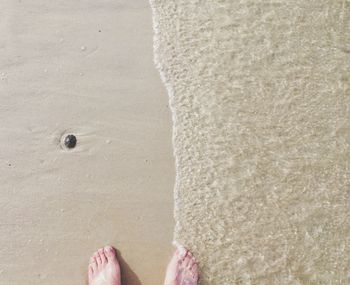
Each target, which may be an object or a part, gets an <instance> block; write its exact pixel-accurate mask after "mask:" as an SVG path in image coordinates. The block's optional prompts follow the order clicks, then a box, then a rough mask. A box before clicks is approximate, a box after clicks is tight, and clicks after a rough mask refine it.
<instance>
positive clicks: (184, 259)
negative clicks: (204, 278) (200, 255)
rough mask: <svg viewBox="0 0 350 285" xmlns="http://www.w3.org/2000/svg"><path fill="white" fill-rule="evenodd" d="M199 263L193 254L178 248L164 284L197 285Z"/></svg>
mask: <svg viewBox="0 0 350 285" xmlns="http://www.w3.org/2000/svg"><path fill="white" fill-rule="evenodd" d="M197 284H198V265H197V263H196V260H195V259H194V257H193V256H192V254H191V253H190V252H189V251H188V250H185V252H182V253H181V252H180V250H179V249H178V250H176V251H175V253H174V256H173V257H172V259H171V261H170V263H169V265H168V268H167V271H166V276H165V281H164V285H197Z"/></svg>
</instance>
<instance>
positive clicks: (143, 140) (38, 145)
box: [0, 0, 175, 285]
mask: <svg viewBox="0 0 350 285" xmlns="http://www.w3.org/2000/svg"><path fill="white" fill-rule="evenodd" d="M0 11H1V12H0V13H1V17H0V38H1V40H0V51H1V53H0V57H1V61H0V62H1V64H0V75H1V80H0V93H1V95H0V110H1V111H0V121H1V125H0V145H1V148H0V171H1V181H0V183H1V190H0V191H1V192H0V196H1V198H0V209H1V215H0V244H1V248H0V257H1V258H0V284H48V285H49V284H50V285H53V284H57V285H58V284H67V285H69V284H85V282H86V271H87V262H88V258H89V256H90V255H91V254H92V253H93V251H95V250H96V249H97V248H99V247H101V246H103V245H105V244H111V245H114V246H116V247H117V248H118V250H120V252H121V255H122V257H123V260H125V262H126V263H127V264H128V265H126V264H125V263H124V262H123V268H122V269H123V270H124V276H125V277H126V282H125V284H132V285H139V284H141V283H142V284H143V285H154V284H161V282H162V280H163V273H164V270H165V266H166V263H167V261H168V258H169V256H170V254H171V252H172V250H173V249H172V246H171V241H172V236H173V184H174V176H175V175H174V162H173V157H172V152H173V151H172V146H171V126H172V123H171V115H170V112H169V109H168V106H167V105H168V97H167V95H166V92H165V88H164V87H163V84H162V83H161V80H160V78H159V74H158V72H157V70H156V69H155V67H154V63H153V49H152V45H153V43H152V37H153V31H152V18H151V10H150V7H149V3H148V1H97V2H96V1H90V0H89V1H54V2H50V1H44V0H40V1H31V2H27V1H10V0H9V1H2V2H1V3H0ZM70 133H72V134H75V135H76V137H77V140H78V143H77V146H76V147H75V148H74V149H72V150H67V149H65V148H64V147H62V144H61V140H62V137H63V138H64V136H65V135H66V134H70ZM133 272H134V273H133Z"/></svg>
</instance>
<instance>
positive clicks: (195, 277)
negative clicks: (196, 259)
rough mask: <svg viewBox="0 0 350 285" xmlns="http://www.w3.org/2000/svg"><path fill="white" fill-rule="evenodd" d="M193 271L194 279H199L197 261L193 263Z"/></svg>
mask: <svg viewBox="0 0 350 285" xmlns="http://www.w3.org/2000/svg"><path fill="white" fill-rule="evenodd" d="M191 272H192V278H193V280H195V281H197V280H198V265H197V263H195V264H193V266H192V268H191Z"/></svg>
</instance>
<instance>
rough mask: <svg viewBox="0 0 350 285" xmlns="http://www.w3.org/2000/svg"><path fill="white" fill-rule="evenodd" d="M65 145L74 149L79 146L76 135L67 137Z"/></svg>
mask: <svg viewBox="0 0 350 285" xmlns="http://www.w3.org/2000/svg"><path fill="white" fill-rule="evenodd" d="M64 145H65V146H66V147H67V148H74V147H75V146H76V145H77V138H76V137H75V135H68V136H66V138H65V139H64Z"/></svg>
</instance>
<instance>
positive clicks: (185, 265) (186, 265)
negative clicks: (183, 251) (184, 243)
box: [182, 256, 192, 267]
mask: <svg viewBox="0 0 350 285" xmlns="http://www.w3.org/2000/svg"><path fill="white" fill-rule="evenodd" d="M191 260H192V258H191V257H190V256H186V257H185V259H184V261H183V262H182V266H183V267H189V264H190V262H191Z"/></svg>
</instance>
